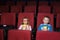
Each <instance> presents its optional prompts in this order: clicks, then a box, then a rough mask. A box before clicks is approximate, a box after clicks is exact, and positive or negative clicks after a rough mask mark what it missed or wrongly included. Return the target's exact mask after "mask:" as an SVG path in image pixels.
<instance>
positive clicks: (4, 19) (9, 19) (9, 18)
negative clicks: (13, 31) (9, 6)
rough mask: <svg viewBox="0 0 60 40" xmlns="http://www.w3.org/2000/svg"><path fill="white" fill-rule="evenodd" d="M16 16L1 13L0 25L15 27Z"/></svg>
mask: <svg viewBox="0 0 60 40" xmlns="http://www.w3.org/2000/svg"><path fill="white" fill-rule="evenodd" d="M15 17H16V14H15V13H5V12H4V13H2V15H1V25H13V26H15V21H16V18H15Z"/></svg>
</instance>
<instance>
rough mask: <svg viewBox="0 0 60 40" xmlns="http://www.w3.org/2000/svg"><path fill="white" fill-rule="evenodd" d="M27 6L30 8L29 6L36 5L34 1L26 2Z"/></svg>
mask: <svg viewBox="0 0 60 40" xmlns="http://www.w3.org/2000/svg"><path fill="white" fill-rule="evenodd" d="M27 5H30V6H31V5H36V1H28V2H27Z"/></svg>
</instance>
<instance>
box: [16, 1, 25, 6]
mask: <svg viewBox="0 0 60 40" xmlns="http://www.w3.org/2000/svg"><path fill="white" fill-rule="evenodd" d="M17 5H18V6H24V5H25V2H24V1H17Z"/></svg>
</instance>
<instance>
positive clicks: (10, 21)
mask: <svg viewBox="0 0 60 40" xmlns="http://www.w3.org/2000/svg"><path fill="white" fill-rule="evenodd" d="M45 16H48V17H50V19H51V20H50V24H51V25H52V26H53V28H54V14H49V13H48V14H45V13H38V16H37V26H36V27H38V26H39V25H40V24H42V23H43V22H42V19H43V18H44V17H45ZM24 17H28V18H29V20H30V25H31V26H32V28H33V27H34V17H35V16H34V13H19V14H18V24H17V27H19V26H20V24H21V23H22V19H23V18H24ZM59 17H60V14H57V16H56V27H57V28H59V26H60V25H59V23H60V21H59V20H60V18H59ZM0 19H1V20H0V25H13V26H16V13H2V14H1V15H0Z"/></svg>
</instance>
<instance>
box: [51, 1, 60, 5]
mask: <svg viewBox="0 0 60 40" xmlns="http://www.w3.org/2000/svg"><path fill="white" fill-rule="evenodd" d="M51 5H52V6H60V2H57V1H54V2H52V3H51Z"/></svg>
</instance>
